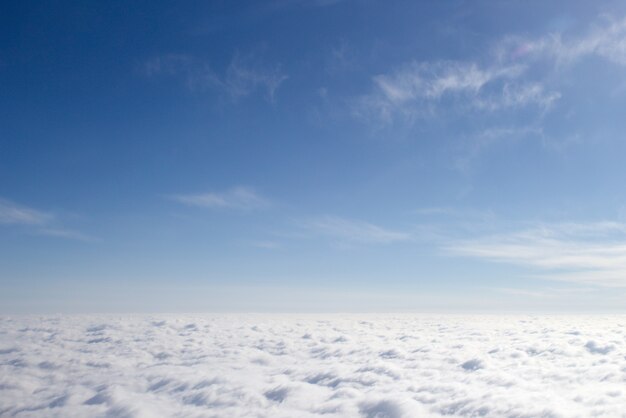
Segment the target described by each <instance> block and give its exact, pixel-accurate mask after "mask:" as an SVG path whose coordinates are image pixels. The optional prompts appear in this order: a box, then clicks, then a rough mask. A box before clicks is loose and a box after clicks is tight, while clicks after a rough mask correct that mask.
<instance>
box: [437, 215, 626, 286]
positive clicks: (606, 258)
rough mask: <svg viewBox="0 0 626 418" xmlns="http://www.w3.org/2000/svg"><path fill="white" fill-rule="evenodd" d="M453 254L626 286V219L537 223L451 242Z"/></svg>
mask: <svg viewBox="0 0 626 418" xmlns="http://www.w3.org/2000/svg"><path fill="white" fill-rule="evenodd" d="M445 249H446V250H447V251H448V252H450V253H452V254H455V255H462V256H468V257H475V258H482V259H485V260H488V261H495V262H502V263H510V264H517V265H522V266H526V267H530V268H533V269H535V270H538V274H537V276H539V277H542V278H547V279H553V280H565V281H571V282H579V283H589V284H596V285H603V286H620V287H623V286H626V224H623V223H618V222H596V223H561V224H553V225H537V226H535V227H532V228H528V229H525V230H521V231H517V232H512V233H509V234H498V235H490V236H485V237H479V238H476V239H469V240H459V241H456V242H452V243H450V244H449V245H447V246H446V248H445Z"/></svg>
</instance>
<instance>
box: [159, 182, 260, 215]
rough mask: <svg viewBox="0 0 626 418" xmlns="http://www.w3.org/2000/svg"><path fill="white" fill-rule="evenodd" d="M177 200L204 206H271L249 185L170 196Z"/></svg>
mask: <svg viewBox="0 0 626 418" xmlns="http://www.w3.org/2000/svg"><path fill="white" fill-rule="evenodd" d="M170 198H171V199H172V200H174V201H176V202H179V203H182V204H184V205H188V206H198V207H203V208H212V209H214V208H223V209H239V210H253V209H263V208H266V207H268V206H270V201H269V200H268V199H266V198H264V197H262V196H260V195H259V194H257V193H256V192H255V191H254V190H252V189H251V188H248V187H235V188H232V189H230V190H227V191H225V192H208V193H197V194H185V195H175V196H170Z"/></svg>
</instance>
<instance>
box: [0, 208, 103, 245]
mask: <svg viewBox="0 0 626 418" xmlns="http://www.w3.org/2000/svg"><path fill="white" fill-rule="evenodd" d="M0 225H21V226H24V227H26V228H27V231H29V232H31V233H33V234H35V235H47V236H51V237H57V238H65V239H72V240H78V241H96V239H95V238H94V237H91V236H89V235H86V234H84V233H82V232H80V231H76V230H72V229H67V228H65V227H63V226H62V225H59V222H58V220H57V219H56V217H55V216H54V214H52V213H49V212H44V211H41V210H37V209H33V208H30V207H26V206H24V205H20V204H17V203H15V202H12V201H10V200H6V199H0Z"/></svg>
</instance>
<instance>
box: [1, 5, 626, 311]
mask: <svg viewBox="0 0 626 418" xmlns="http://www.w3.org/2000/svg"><path fill="white" fill-rule="evenodd" d="M1 7H2V9H1V12H0V20H1V22H0V23H1V25H0V31H2V36H0V80H1V83H0V285H1V287H2V292H0V307H1V309H2V311H5V312H49V311H63V312H65V311H67V312H83V311H344V310H345V311H351V310H360V311H394V310H397V311H407V310H411V311H431V310H436V311H465V310H472V311H474V310H486V311H500V310H533V311H552V310H554V311H561V310H567V311H578V310H580V311H589V310H619V309H623V306H625V305H624V301H626V188H625V187H624V178H626V164H624V156H625V155H626V141H625V140H624V132H625V131H626V119H625V118H624V114H623V109H625V108H626V72H625V71H624V70H625V69H626V5H624V3H623V2H617V1H615V2H611V1H606V2H586V1H579V2H539V1H536V2H535V1H533V2H527V1H507V2H481V1H472V2H469V1H468V2H465V1H446V2H442V1H425V2H409V1H407V2H401V1H398V2H376V1H361V2H356V1H347V0H346V1H330V0H327V1H324V0H320V1H310V2H304V1H287V0H285V1H273V2H249V3H246V2H235V3H234V2H220V1H216V2H186V3H184V4H174V3H167V2H158V1H157V2H154V1H153V2H132V3H126V2H105V3H102V4H96V3H80V2H54V3H39V2H13V3H9V2H5V4H3V5H2V6H1Z"/></svg>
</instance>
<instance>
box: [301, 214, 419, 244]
mask: <svg viewBox="0 0 626 418" xmlns="http://www.w3.org/2000/svg"><path fill="white" fill-rule="evenodd" d="M301 227H303V228H305V229H308V230H310V231H312V232H314V233H316V234H319V235H324V236H328V237H331V238H333V239H336V240H337V241H339V242H341V243H346V244H392V243H395V242H402V241H409V240H411V238H412V236H411V234H408V233H405V232H400V231H394V230H390V229H386V228H383V227H381V226H378V225H374V224H371V223H368V222H364V221H359V220H353V219H345V218H340V217H336V216H324V217H320V218H317V219H313V220H309V221H305V222H303V223H302V224H301Z"/></svg>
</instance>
